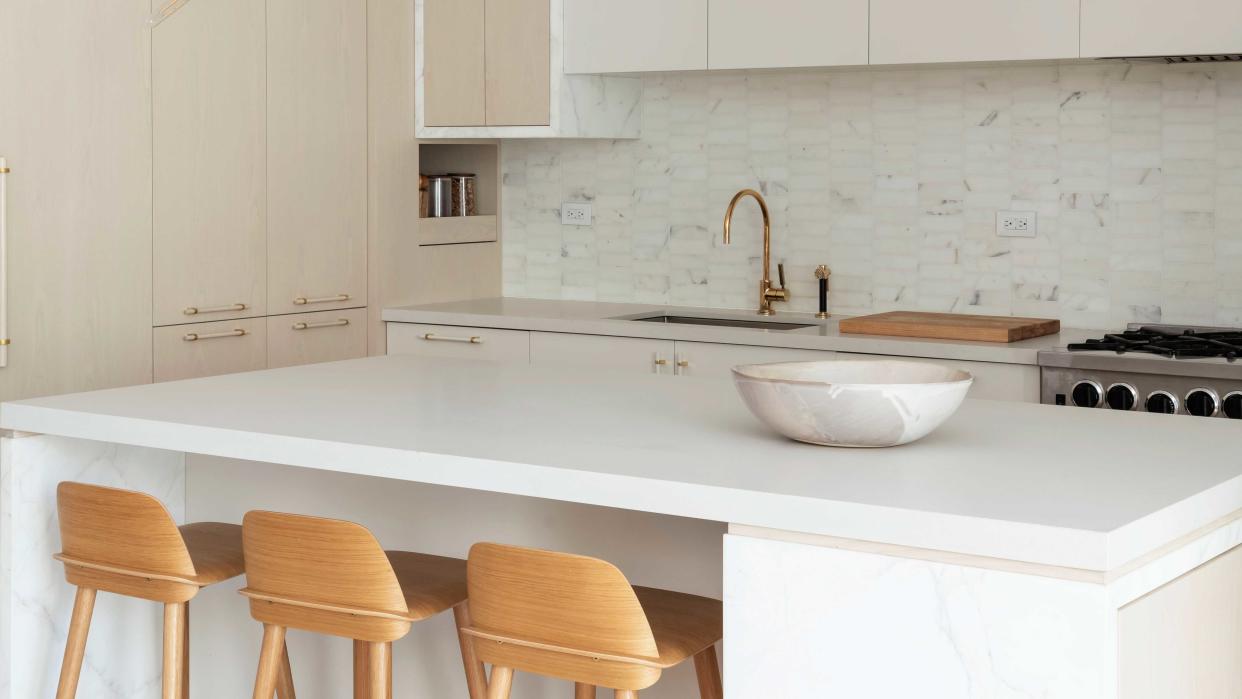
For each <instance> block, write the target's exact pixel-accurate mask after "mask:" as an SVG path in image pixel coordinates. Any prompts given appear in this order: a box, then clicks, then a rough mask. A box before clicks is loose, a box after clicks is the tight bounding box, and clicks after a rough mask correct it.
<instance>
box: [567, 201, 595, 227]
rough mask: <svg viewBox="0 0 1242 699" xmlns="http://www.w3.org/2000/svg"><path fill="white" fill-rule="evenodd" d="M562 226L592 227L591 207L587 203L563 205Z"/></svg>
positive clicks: (569, 202)
mask: <svg viewBox="0 0 1242 699" xmlns="http://www.w3.org/2000/svg"><path fill="white" fill-rule="evenodd" d="M561 225H563V226H589V225H591V205H590V204H587V203H585V202H577V201H567V202H564V203H562V204H561Z"/></svg>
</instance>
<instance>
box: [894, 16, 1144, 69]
mask: <svg viewBox="0 0 1242 699" xmlns="http://www.w3.org/2000/svg"><path fill="white" fill-rule="evenodd" d="M1078 1H1079V0H939V1H938V2H911V0H871V63H873V64H884V63H938V62H954V61H1007V60H1015V61H1016V60H1033V59H1049V58H1076V57H1077V56H1078ZM1126 14H1127V15H1128V14H1129V13H1126ZM1117 19H1118V21H1119V22H1120V21H1123V18H1122V17H1120V16H1118V18H1117Z"/></svg>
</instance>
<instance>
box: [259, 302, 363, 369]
mask: <svg viewBox="0 0 1242 699" xmlns="http://www.w3.org/2000/svg"><path fill="white" fill-rule="evenodd" d="M366 354H367V309H365V308H351V309H348V310H344V311H319V312H318V313H298V314H294V315H287V316H271V317H269V318H268V319H267V365H268V367H270V368H273V369H274V368H276V367H282V366H294V365H297V364H314V363H316V362H334V361H337V360H338V359H356V358H358V357H365V356H366Z"/></svg>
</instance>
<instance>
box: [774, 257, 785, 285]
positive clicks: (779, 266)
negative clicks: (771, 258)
mask: <svg viewBox="0 0 1242 699" xmlns="http://www.w3.org/2000/svg"><path fill="white" fill-rule="evenodd" d="M776 276H777V278H778V279H780V280H781V288H782V289H784V288H785V263H784V262H777V263H776Z"/></svg>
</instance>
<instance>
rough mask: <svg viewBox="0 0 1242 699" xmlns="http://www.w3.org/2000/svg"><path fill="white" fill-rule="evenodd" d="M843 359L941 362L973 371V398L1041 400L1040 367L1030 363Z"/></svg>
mask: <svg viewBox="0 0 1242 699" xmlns="http://www.w3.org/2000/svg"><path fill="white" fill-rule="evenodd" d="M839 356H840V357H841V358H842V359H900V360H909V361H912V362H923V363H925V364H940V365H943V366H950V367H953V368H954V369H961V370H962V371H969V372H970V373H971V375H972V376H974V377H975V382H974V383H973V384H972V385H971V387H970V395H969V397H970V398H983V399H985V400H1010V401H1018V402H1023V403H1038V402H1039V389H1040V386H1039V367H1037V366H1032V365H1029V364H998V363H995V362H962V361H954V360H951V359H925V358H923V357H888V356H883V355H878V354H854V353H852V352H851V353H846V352H842V353H841V354H840V355H839Z"/></svg>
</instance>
